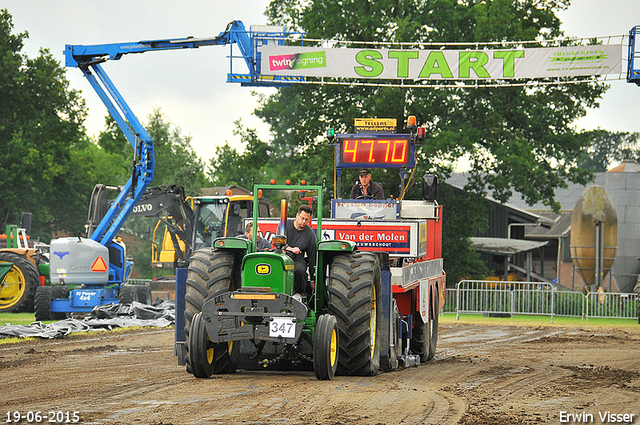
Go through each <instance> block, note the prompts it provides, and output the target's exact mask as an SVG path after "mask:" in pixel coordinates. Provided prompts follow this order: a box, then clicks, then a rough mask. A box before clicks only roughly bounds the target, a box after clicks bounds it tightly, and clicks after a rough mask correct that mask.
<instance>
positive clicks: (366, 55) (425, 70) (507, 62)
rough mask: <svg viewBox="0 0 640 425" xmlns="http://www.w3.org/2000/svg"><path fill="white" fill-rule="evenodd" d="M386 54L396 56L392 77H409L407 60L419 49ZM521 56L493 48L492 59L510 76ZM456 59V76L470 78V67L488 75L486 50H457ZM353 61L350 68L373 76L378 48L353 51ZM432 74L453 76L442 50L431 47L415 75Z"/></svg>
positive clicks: (378, 69) (378, 68)
mask: <svg viewBox="0 0 640 425" xmlns="http://www.w3.org/2000/svg"><path fill="white" fill-rule="evenodd" d="M388 55H389V57H388V58H389V59H396V61H397V65H396V78H409V62H410V60H411V59H419V57H420V52H419V51H416V50H390V51H389V52H388ZM524 56H525V54H524V50H500V51H494V52H493V58H492V59H499V60H502V77H503V78H514V77H515V68H516V59H521V58H524ZM458 60H459V64H458V78H472V77H471V71H472V70H473V72H474V74H475V75H476V77H477V78H478V79H482V78H491V75H490V74H489V71H487V69H486V67H485V66H486V65H487V64H488V63H489V60H490V56H489V54H488V53H487V52H484V51H461V52H460V53H459V59H458ZM356 62H358V64H360V66H355V67H354V70H355V72H356V73H357V74H358V75H359V76H361V77H366V78H376V77H379V76H380V75H381V74H382V73H383V71H384V63H383V55H382V53H381V52H380V51H378V50H361V51H359V52H358V53H356ZM434 74H439V75H440V76H441V78H443V79H447V78H449V79H453V78H455V77H454V75H453V72H452V71H451V67H450V66H449V63H447V59H446V57H445V55H444V52H442V51H438V50H433V51H430V52H429V55H428V56H427V59H426V60H425V62H424V64H423V65H422V70H421V71H420V75H419V76H418V78H426V79H428V78H431V76H432V75H434ZM498 78H500V76H499V77H498Z"/></svg>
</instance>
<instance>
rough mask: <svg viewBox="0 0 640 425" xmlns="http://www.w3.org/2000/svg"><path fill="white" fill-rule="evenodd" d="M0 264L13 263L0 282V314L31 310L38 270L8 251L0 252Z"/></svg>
mask: <svg viewBox="0 0 640 425" xmlns="http://www.w3.org/2000/svg"><path fill="white" fill-rule="evenodd" d="M0 262H2V263H13V267H11V270H9V272H8V273H7V274H6V275H5V276H4V279H3V280H2V282H0V313H19V312H21V311H28V310H31V308H32V307H33V300H34V295H35V293H36V288H37V287H38V286H39V285H40V277H39V276H40V275H39V273H38V269H37V268H36V266H34V265H33V264H32V263H31V262H30V261H29V260H28V259H27V257H25V256H24V255H20V254H16V253H14V252H10V251H0Z"/></svg>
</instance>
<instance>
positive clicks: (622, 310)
mask: <svg viewBox="0 0 640 425" xmlns="http://www.w3.org/2000/svg"><path fill="white" fill-rule="evenodd" d="M639 303H640V300H639V299H638V294H620V293H615V292H602V293H601V292H590V293H589V294H587V296H586V303H585V304H586V314H585V316H586V317H587V318H589V317H606V318H619V319H635V318H639V320H640V311H639V310H638V308H640V306H639Z"/></svg>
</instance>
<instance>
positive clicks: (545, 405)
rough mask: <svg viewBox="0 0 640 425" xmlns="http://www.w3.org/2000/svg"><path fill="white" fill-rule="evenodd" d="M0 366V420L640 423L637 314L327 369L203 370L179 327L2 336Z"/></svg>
mask: <svg viewBox="0 0 640 425" xmlns="http://www.w3.org/2000/svg"><path fill="white" fill-rule="evenodd" d="M0 370H1V372H2V374H1V375H0V376H1V378H0V388H1V391H2V396H1V397H0V407H1V408H0V415H1V416H0V421H2V422H6V421H7V420H13V419H14V418H15V416H14V415H15V414H14V412H20V413H21V414H23V415H26V414H27V413H28V412H38V411H39V412H42V415H43V417H42V418H41V419H40V420H37V419H35V420H34V422H33V423H61V422H65V421H66V419H67V414H68V415H69V416H68V418H69V419H70V420H73V418H74V416H73V414H74V412H77V413H76V415H77V416H76V418H78V419H79V423H84V424H87V423H93V424H317V425H320V424H322V425H338V424H345V425H351V424H492V425H500V424H538V423H551V424H558V423H595V424H598V423H633V424H640V325H638V327H637V328H635V327H634V328H629V329H603V328H589V327H578V328H576V327H573V328H569V327H546V326H545V327H521V326H504V325H471V324H462V323H451V321H448V322H447V323H441V325H440V340H439V343H438V352H437V354H436V357H435V359H434V360H433V361H432V362H429V363H427V364H424V365H420V366H418V367H413V368H408V369H404V370H399V371H395V372H390V373H383V374H380V375H378V376H374V377H346V376H338V377H336V378H335V379H334V380H332V381H317V380H316V379H315V376H314V373H313V372H310V371H301V372H266V371H257V372H255V371H245V370H240V371H239V372H238V373H235V374H233V375H223V376H216V377H214V378H212V379H195V378H194V377H193V376H192V375H190V374H188V373H186V371H185V368H184V367H183V366H178V365H177V358H176V357H175V356H174V353H173V329H153V330H137V331H128V332H113V333H98V334H96V333H94V334H90V335H82V336H74V337H71V338H69V337H68V338H66V339H63V340H53V341H35V342H24V343H18V344H11V345H0ZM7 412H9V413H7ZM49 412H53V414H52V413H49ZM607 412H608V413H609V414H610V415H613V416H609V417H608V418H605V419H604V421H603V420H602V419H601V415H607ZM625 414H626V415H627V416H626V418H625V417H624V416H623V415H625ZM570 415H576V416H570ZM578 415H580V416H578ZM631 415H633V417H631ZM34 418H37V416H34ZM51 419H52V420H53V421H51ZM61 419H62V420H61ZM572 419H573V420H572ZM610 419H614V420H615V421H611V420H610ZM26 422H27V421H26V420H24V421H23V423H26Z"/></svg>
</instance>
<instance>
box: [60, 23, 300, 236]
mask: <svg viewBox="0 0 640 425" xmlns="http://www.w3.org/2000/svg"><path fill="white" fill-rule="evenodd" d="M273 29H274V27H269V28H267V30H265V31H261V32H254V31H247V30H246V29H245V27H244V25H243V23H242V22H241V21H233V22H230V23H229V24H228V25H227V28H226V29H225V31H223V32H221V33H220V34H219V35H218V36H217V37H212V38H194V37H188V38H180V39H163V40H150V41H140V42H137V43H114V44H100V45H90V46H84V45H67V46H66V47H65V51H64V54H65V61H66V66H69V67H77V68H79V69H80V70H81V71H82V72H83V74H84V76H85V77H86V78H87V80H88V81H89V83H90V84H91V86H92V87H93V89H94V90H95V91H96V93H97V94H98V96H99V97H100V99H101V100H102V102H103V103H104V104H105V106H106V107H107V109H108V111H109V113H110V114H111V116H112V117H113V118H114V120H115V121H116V123H117V125H118V127H119V128H120V129H121V130H122V132H123V133H124V135H125V136H126V138H127V140H128V141H129V143H130V144H131V146H132V147H133V149H134V152H135V157H134V161H133V172H132V176H131V178H129V181H128V182H127V183H126V184H125V185H124V187H123V189H122V191H121V192H120V193H119V194H118V196H117V198H116V200H115V201H114V202H113V203H112V205H111V207H110V208H109V211H107V213H106V214H105V216H104V218H103V219H102V220H101V222H100V223H99V224H98V226H97V227H96V229H95V231H94V232H93V233H92V234H91V236H90V238H91V239H93V240H95V241H98V242H100V243H101V244H102V245H107V244H108V243H109V242H110V241H111V240H112V239H113V238H114V237H115V235H116V234H117V233H118V231H119V230H120V228H121V227H122V225H123V224H124V222H125V220H126V219H127V217H128V216H129V215H130V214H131V211H132V210H133V207H134V206H135V205H136V204H137V203H138V201H139V200H140V198H141V197H142V194H143V193H144V192H145V190H146V189H147V187H148V186H149V184H150V183H151V182H152V181H153V175H154V168H155V167H154V147H153V140H151V137H150V136H149V134H148V133H147V131H146V130H145V129H144V127H143V126H142V125H141V124H140V122H139V121H138V119H137V118H136V116H135V115H134V113H133V112H132V111H131V109H130V108H129V106H128V105H127V103H126V102H125V100H124V98H123V97H122V95H121V94H120V93H119V92H118V90H117V89H116V87H115V85H114V84H113V83H112V82H111V80H110V79H109V77H108V76H107V74H106V73H105V72H104V70H103V69H102V66H101V64H102V63H104V62H106V61H108V60H119V59H120V58H122V56H123V55H126V54H130V53H144V52H148V51H154V50H173V49H197V48H199V47H201V46H219V45H227V44H229V45H231V47H233V44H237V46H238V47H239V49H240V52H241V55H242V56H241V57H242V58H244V60H245V63H246V65H247V68H249V74H234V73H232V72H230V73H229V74H228V78H227V82H240V83H241V84H242V85H254V86H255V85H257V86H280V87H282V86H286V85H289V84H288V83H289V82H292V81H295V80H302V78H295V77H294V78H291V77H287V78H284V77H282V78H278V77H271V78H269V79H267V78H262V77H261V76H260V60H259V59H260V54H259V52H258V51H257V50H258V49H257V47H258V45H259V44H266V43H268V42H273V41H274V40H275V41H276V43H279V44H284V37H285V32H284V29H282V31H273ZM230 58H231V59H233V58H234V56H233V51H232V53H231V56H230Z"/></svg>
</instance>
